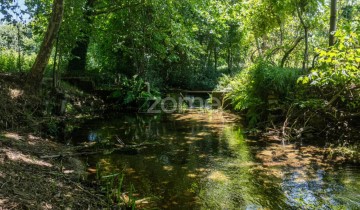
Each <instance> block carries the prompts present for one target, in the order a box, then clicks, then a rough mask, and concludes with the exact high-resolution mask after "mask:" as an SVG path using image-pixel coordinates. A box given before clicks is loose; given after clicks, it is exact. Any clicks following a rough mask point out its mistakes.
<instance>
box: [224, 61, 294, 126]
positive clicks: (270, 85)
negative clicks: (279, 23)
mask: <svg viewBox="0 0 360 210" xmlns="http://www.w3.org/2000/svg"><path fill="white" fill-rule="evenodd" d="M300 73H301V72H300V71H299V70H298V69H290V68H280V67H276V66H273V65H271V64H269V63H267V62H264V61H260V62H258V63H256V64H254V65H253V66H251V67H249V68H246V69H244V70H243V71H242V72H240V73H239V74H238V75H236V76H235V78H234V79H230V78H229V77H227V76H224V77H223V78H222V79H221V80H220V81H221V82H220V86H221V88H223V89H226V90H230V93H229V94H228V95H227V97H228V98H230V99H231V100H232V103H233V105H234V108H235V109H236V110H239V111H244V112H245V113H246V116H247V119H248V123H249V126H255V125H256V124H257V123H258V122H259V121H260V120H263V119H265V117H266V116H267V112H268V108H269V103H268V98H269V97H274V98H278V99H281V101H282V102H285V100H286V99H287V98H288V97H289V96H290V95H292V94H293V93H294V92H295V88H296V81H297V79H298V78H299V76H300Z"/></svg>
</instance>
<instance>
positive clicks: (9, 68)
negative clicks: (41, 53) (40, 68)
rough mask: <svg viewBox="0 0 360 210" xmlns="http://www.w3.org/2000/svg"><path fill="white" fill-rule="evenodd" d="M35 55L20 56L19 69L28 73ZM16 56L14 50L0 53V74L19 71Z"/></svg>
mask: <svg viewBox="0 0 360 210" xmlns="http://www.w3.org/2000/svg"><path fill="white" fill-rule="evenodd" d="M35 56H36V55H35V54H31V55H25V56H24V55H22V56H21V68H22V70H25V71H28V70H29V69H30V68H31V66H32V64H33V63H34V61H35ZM18 62H19V61H18V54H17V52H16V51H14V50H4V51H1V52H0V72H17V71H19V64H18Z"/></svg>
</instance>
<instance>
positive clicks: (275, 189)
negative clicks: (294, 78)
mask: <svg viewBox="0 0 360 210" xmlns="http://www.w3.org/2000/svg"><path fill="white" fill-rule="evenodd" d="M73 138H74V140H75V142H77V143H79V142H83V141H98V142H112V141H118V140H119V139H120V140H121V141H122V142H124V143H125V144H126V145H130V144H131V145H132V144H137V145H138V144H145V145H147V146H146V147H145V148H143V149H142V150H141V151H139V153H138V154H121V153H116V152H114V153H112V154H109V155H94V156H89V157H87V158H86V161H87V162H88V164H89V167H92V168H94V167H95V166H96V165H99V164H100V165H101V166H102V167H103V168H104V170H106V171H109V173H110V172H112V173H113V172H123V173H125V183H126V184H125V186H124V190H125V191H126V187H128V186H129V184H130V183H132V184H133V185H134V186H135V189H136V193H137V194H136V195H137V197H138V198H139V199H140V198H149V197H150V198H152V199H151V201H152V202H150V203H149V204H145V205H144V206H142V207H143V208H147V209H264V208H266V209H299V208H301V209H334V208H338V209H360V194H359V193H360V169H359V167H355V166H342V167H332V166H331V165H328V164H326V163H323V162H322V160H321V157H320V156H318V155H317V153H316V151H317V150H316V149H317V148H314V147H304V148H296V147H295V146H293V145H285V146H282V144H281V142H276V141H273V142H271V141H270V142H269V141H263V140H256V139H251V138H249V137H246V135H245V134H244V130H243V129H242V127H241V126H240V124H239V123H238V122H236V121H235V120H233V119H232V118H231V117H228V116H227V115H223V114H219V113H210V112H200V113H192V114H177V115H139V114H132V115H129V114H126V115H121V116H116V118H113V119H103V120H93V121H89V122H87V123H86V124H85V125H84V126H82V128H81V129H79V130H78V131H76V134H74V136H73ZM314 151H315V152H314Z"/></svg>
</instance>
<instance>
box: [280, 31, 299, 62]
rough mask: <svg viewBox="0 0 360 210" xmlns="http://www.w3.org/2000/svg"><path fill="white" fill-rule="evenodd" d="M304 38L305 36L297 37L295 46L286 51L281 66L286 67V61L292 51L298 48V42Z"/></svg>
mask: <svg viewBox="0 0 360 210" xmlns="http://www.w3.org/2000/svg"><path fill="white" fill-rule="evenodd" d="M302 39H304V37H303V36H302V37H299V38H297V39H296V40H295V42H294V44H293V46H292V47H291V48H290V49H289V50H288V51H286V52H285V55H284V57H283V58H282V60H281V64H280V66H281V67H284V65H285V62H286V61H287V59H288V57H289V56H290V54H291V53H292V51H294V49H295V48H296V46H298V44H299V43H300V41H301V40H302Z"/></svg>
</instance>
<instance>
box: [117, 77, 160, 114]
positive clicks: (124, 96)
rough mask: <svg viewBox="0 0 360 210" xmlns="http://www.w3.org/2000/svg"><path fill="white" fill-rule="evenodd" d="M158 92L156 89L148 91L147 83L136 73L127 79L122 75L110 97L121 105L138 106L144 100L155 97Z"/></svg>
mask: <svg viewBox="0 0 360 210" xmlns="http://www.w3.org/2000/svg"><path fill="white" fill-rule="evenodd" d="M159 95H160V93H159V92H158V91H156V90H151V89H150V91H148V84H147V83H146V82H145V81H144V80H143V79H141V78H139V77H138V76H137V75H135V76H134V77H132V78H131V79H128V78H127V77H122V78H121V81H120V84H119V89H118V90H116V91H114V92H113V93H112V95H111V97H112V98H114V99H117V100H118V102H119V103H120V104H121V105H125V106H135V107H140V106H141V105H142V103H143V102H144V100H147V99H152V98H156V97H157V96H159Z"/></svg>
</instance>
